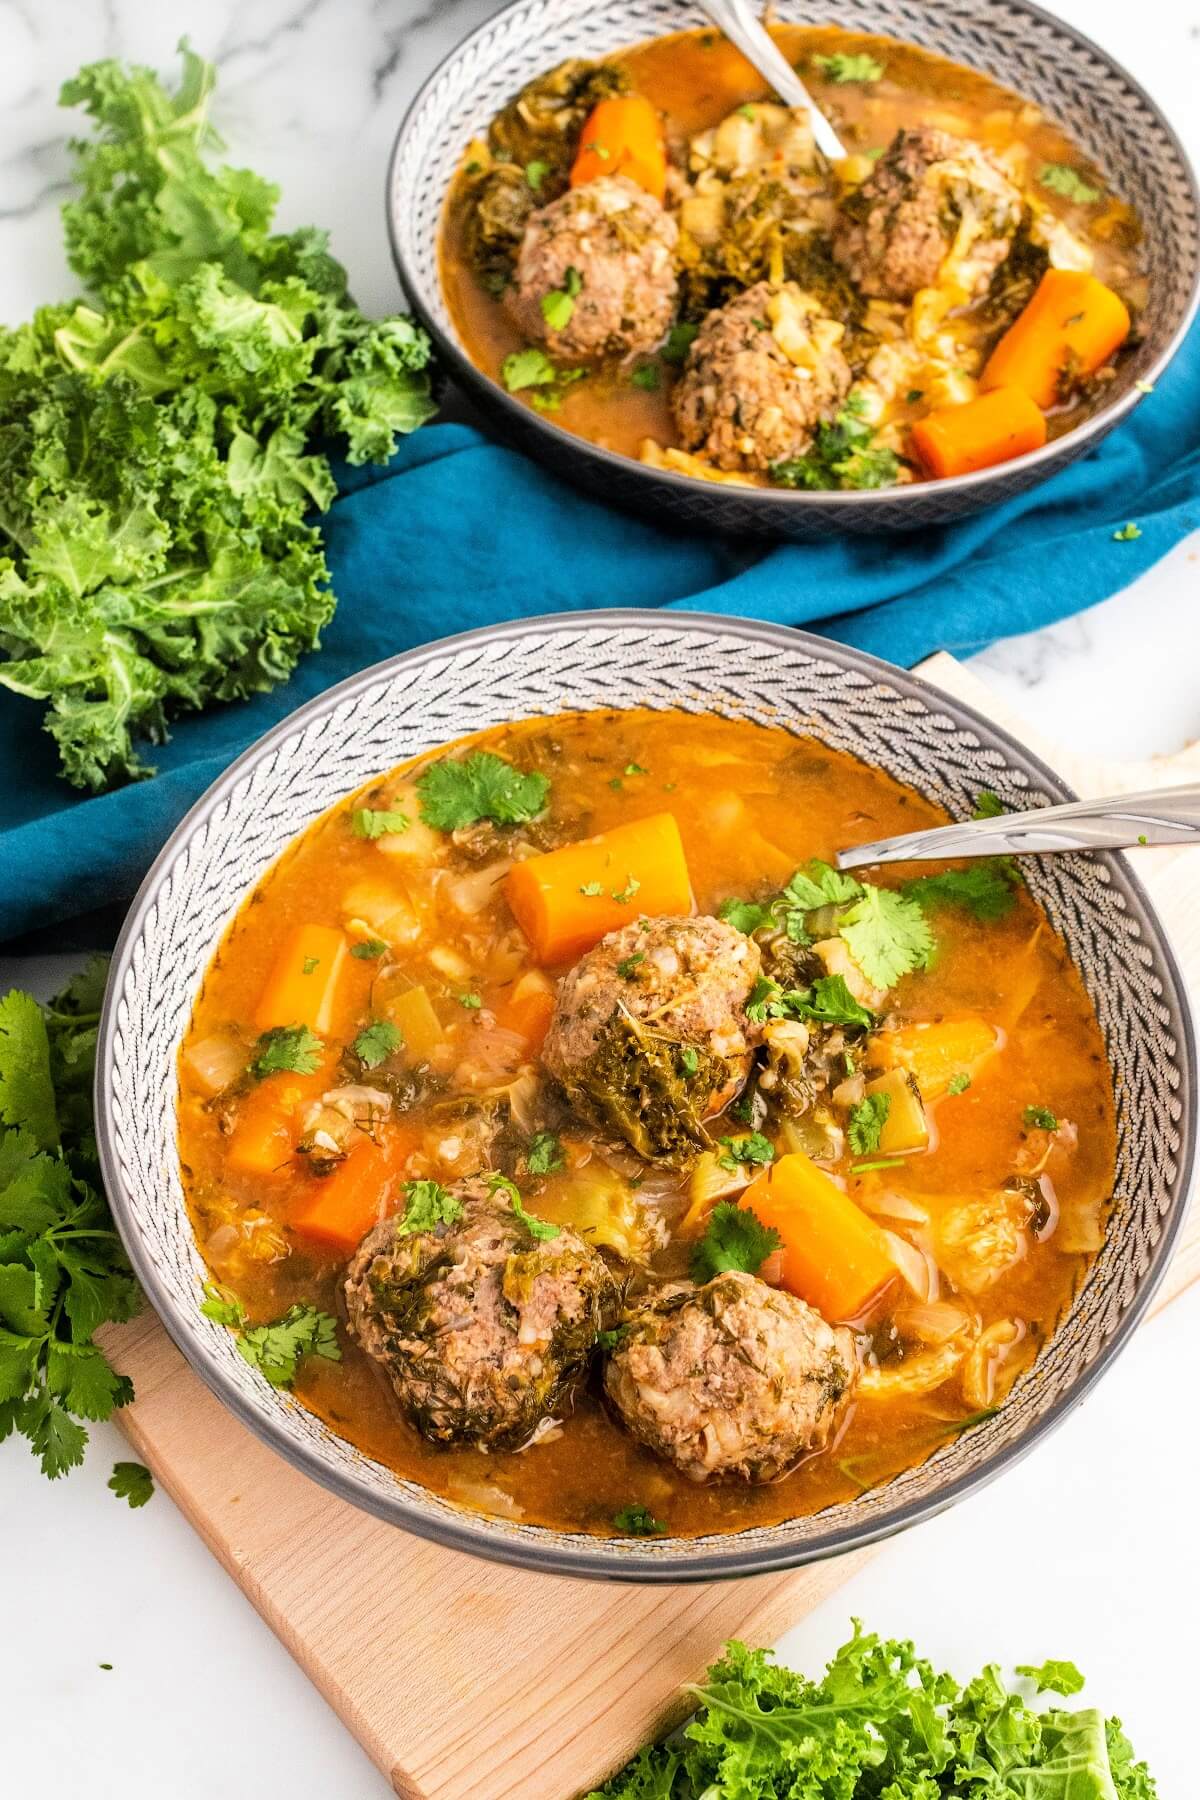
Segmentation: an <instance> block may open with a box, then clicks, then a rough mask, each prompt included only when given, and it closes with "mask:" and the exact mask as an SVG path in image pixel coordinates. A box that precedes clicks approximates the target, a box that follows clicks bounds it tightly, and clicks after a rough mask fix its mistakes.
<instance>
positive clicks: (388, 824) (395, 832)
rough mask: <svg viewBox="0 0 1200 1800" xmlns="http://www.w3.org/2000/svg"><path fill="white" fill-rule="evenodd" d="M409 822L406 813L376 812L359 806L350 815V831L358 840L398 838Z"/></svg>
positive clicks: (406, 828) (371, 808)
mask: <svg viewBox="0 0 1200 1800" xmlns="http://www.w3.org/2000/svg"><path fill="white" fill-rule="evenodd" d="M410 822H411V821H410V820H409V818H408V816H407V814H406V813H402V812H391V811H386V810H385V811H382V812H378V811H376V810H375V808H374V807H370V806H359V807H357V808H356V809H355V810H354V812H352V813H351V814H350V829H351V830H352V831H353V833H354V835H355V837H360V838H371V839H374V838H381V837H399V836H400V834H401V832H405V831H407V830H408V827H409V824H410Z"/></svg>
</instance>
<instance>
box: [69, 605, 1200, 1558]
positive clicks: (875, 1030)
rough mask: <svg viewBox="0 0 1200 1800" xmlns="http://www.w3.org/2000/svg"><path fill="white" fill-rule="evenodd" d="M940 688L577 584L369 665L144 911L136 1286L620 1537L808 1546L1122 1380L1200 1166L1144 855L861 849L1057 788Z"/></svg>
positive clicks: (286, 1369)
mask: <svg viewBox="0 0 1200 1800" xmlns="http://www.w3.org/2000/svg"><path fill="white" fill-rule="evenodd" d="M1068 797H1069V796H1068V795H1067V793H1066V790H1065V789H1064V788H1063V787H1062V784H1061V783H1060V782H1059V781H1058V780H1057V779H1056V778H1055V777H1054V776H1053V775H1052V774H1051V773H1050V772H1049V771H1048V770H1047V769H1046V768H1044V767H1043V766H1042V765H1041V764H1040V763H1039V762H1038V761H1037V759H1036V758H1034V757H1033V756H1031V755H1030V754H1029V753H1028V752H1026V751H1024V750H1023V749H1022V748H1021V747H1020V746H1019V745H1018V744H1017V743H1015V742H1014V741H1013V740H1011V739H1010V738H1008V737H1007V736H1005V734H1004V733H1002V732H1000V731H997V730H995V729H994V728H992V727H991V726H989V725H987V724H986V723H985V722H984V721H983V720H982V719H980V718H977V717H976V716H975V715H973V714H972V713H971V712H970V711H969V709H967V708H965V707H963V706H960V705H959V704H957V703H956V702H954V701H951V700H948V699H946V698H945V697H944V696H943V695H941V694H940V693H937V692H936V691H934V690H933V689H930V688H928V687H927V686H925V685H924V684H923V683H922V682H921V681H920V680H919V679H917V678H914V677H913V676H911V675H908V674H906V673H904V672H902V671H900V670H897V669H893V668H890V667H889V666H888V665H886V664H883V663H880V662H877V661H875V660H873V659H872V658H870V657H868V656H865V655H863V654H861V653H858V652H855V651H853V650H848V649H843V648H842V647H840V646H838V645H835V644H830V643H827V642H824V641H823V640H819V639H816V638H811V637H807V636H805V635H804V634H803V633H799V632H792V631H786V630H782V629H779V628H775V627H769V626H764V625H758V624H754V623H750V622H739V621H734V620H727V619H718V618H709V617H705V616H703V615H692V616H687V615H675V616H672V617H671V618H670V619H669V620H661V619H657V618H648V617H647V616H646V615H643V614H637V613H622V612H613V613H601V614H589V615H587V617H586V619H581V618H578V617H572V616H568V615H562V616H558V617H552V618H546V619H533V620H529V621H525V622H524V623H522V624H519V625H512V626H501V627H495V628H491V629H489V630H486V631H482V632H477V633H472V634H469V635H467V636H464V637H461V638H452V639H447V640H444V641H443V642H441V643H436V644H433V645H430V646H428V647H427V648H425V649H422V650H420V651H415V652H412V653H411V654H408V655H405V656H402V657H399V658H397V659H395V660H394V661H393V662H390V663H384V664H381V665H379V666H378V667H377V668H374V669H369V670H367V671H365V672H364V673H363V674H361V675H359V676H356V677H355V678H354V679H353V680H351V681H349V682H347V683H344V684H343V685H342V686H341V687H338V688H336V689H334V690H332V691H331V692H330V693H328V694H326V695H323V696H322V697H321V698H320V699H319V700H316V701H314V702H313V703H312V704H310V705H309V706H307V707H305V708H303V709H302V710H301V711H300V712H298V713H297V714H295V716H294V717H293V718H291V719H289V720H287V721H285V722H284V723H283V724H281V725H280V726H278V727H277V728H276V729H275V730H273V731H272V732H271V733H270V734H269V735H268V736H267V737H265V738H264V739H263V740H262V741H261V743H260V744H258V745H257V746H256V747H255V748H254V749H252V750H251V751H249V752H248V753H247V754H246V755H245V756H244V757H243V758H242V759H241V760H240V761H239V762H238V763H236V764H235V765H234V766H233V767H232V768H231V769H230V770H229V771H228V772H227V773H226V774H225V775H224V776H222V778H221V779H220V780H219V781H218V782H217V784H216V785H215V786H214V787H213V788H212V789H211V790H210V792H209V793H208V794H207V795H206V796H205V798H204V799H203V800H202V801H201V802H200V803H199V804H198V805H197V806H196V807H195V808H194V809H193V811H192V812H191V813H190V814H189V815H188V817H187V818H186V819H185V820H184V822H183V823H182V824H181V825H180V827H179V828H178V830H177V831H176V833H175V835H174V836H173V838H172V839H171V841H170V842H169V843H168V844H167V846H166V848H165V849H164V850H163V852H162V854H161V856H160V857H159V859H158V861H157V863H156V864H155V866H154V868H153V870H152V871H151V873H150V875H149V877H148V878H147V881H146V884H145V886H144V888H143V890H142V892H141V894H140V895H139V897H138V899H137V901H136V902H135V904H134V907H133V909H132V911H131V913H130V916H129V919H128V921H127V923H126V926H125V930H124V933H123V936H122V940H121V943H120V945H119V947H118V952H117V956H116V961H115V964H114V970H113V975H112V979H111V982H110V988H109V999H108V1002H107V1010H106V1014H105V1018H104V1022H103V1027H102V1045H101V1054H100V1074H99V1082H98V1119H99V1127H98V1129H99V1141H100V1146H101V1151H102V1155H103V1158H104V1167H105V1177H106V1183H107V1186H108V1189H109V1193H110V1195H111V1198H112V1203H113V1208H114V1212H115V1214H116V1217H117V1220H118V1224H119V1226H120V1229H121V1233H122V1236H123V1238H124V1240H125V1242H126V1244H127V1246H128V1249H129V1253H130V1256H131V1258H132V1260H133V1263H134V1266H135V1268H136V1270H137V1273H138V1275H139V1278H140V1279H141V1281H142V1283H143V1286H144V1288H145V1291H146V1293H147V1295H148V1297H149V1299H150V1301H151V1303H152V1304H153V1306H154V1307H155V1308H156V1310H157V1311H158V1313H159V1314H160V1316H161V1318H162V1319H163V1321H164V1323H165V1324H166V1326H167V1328H168V1330H169V1331H170V1332H171V1334H172V1336H173V1337H174V1338H175V1340H176V1342H177V1343H178V1344H179V1346H180V1348H181V1349H182V1351H183V1352H184V1354H185V1355H186V1356H187V1357H188V1358H189V1360H190V1361H191V1363H192V1364H193V1366H194V1367H195V1368H196V1369H197V1370H198V1371H199V1372H200V1374H201V1375H202V1376H203V1377H204V1379H205V1381H206V1382H207V1383H208V1384H209V1386H210V1387H211V1388H213V1389H214V1390H215V1391H216V1393H217V1394H218V1395H220V1397H221V1398H222V1399H223V1400H224V1401H225V1403H226V1404H227V1405H228V1406H229V1407H230V1408H231V1409H232V1411H233V1412H234V1413H235V1414H236V1415H237V1416H238V1417H240V1418H241V1419H242V1420H243V1421H244V1422H245V1423H247V1424H248V1425H249V1426H250V1427H251V1428H252V1429H253V1430H255V1431H256V1432H258V1433H259V1434H260V1435H261V1436H262V1437H263V1438H264V1439H265V1440H266V1441H267V1442H269V1443H270V1444H271V1445H273V1446H274V1447H275V1448H276V1449H277V1450H278V1451H279V1452H280V1453H281V1454H283V1455H284V1456H285V1457H287V1458H288V1459H289V1460H290V1461H291V1462H292V1463H294V1464H295V1465H296V1466H297V1467H298V1468H300V1469H302V1470H304V1471H306V1472H307V1473H308V1474H309V1475H311V1476H312V1477H313V1478H314V1479H316V1480H317V1481H319V1482H321V1483H323V1484H324V1485H325V1486H326V1487H327V1488H329V1489H330V1490H331V1491H332V1492H333V1493H335V1494H337V1495H339V1496H341V1497H343V1498H345V1499H348V1500H351V1501H352V1502H354V1503H355V1504H357V1505H359V1506H361V1507H363V1508H365V1509H366V1510H368V1511H370V1512H373V1513H376V1514H378V1515H379V1516H381V1517H382V1518H385V1519H388V1520H390V1521H392V1522H394V1523H395V1524H397V1525H399V1526H402V1527H403V1528H405V1529H407V1530H410V1531H413V1532H417V1533H420V1534H422V1535H424V1536H427V1537H431V1538H434V1539H437V1540H439V1541H441V1542H443V1543H446V1544H449V1545H451V1546H454V1547H456V1548H459V1549H463V1550H467V1551H470V1552H472V1553H475V1554H478V1555H481V1556H487V1557H493V1558H497V1559H500V1560H503V1561H507V1562H512V1563H519V1564H524V1565H528V1566H530V1567H533V1568H540V1569H544V1570H550V1571H556V1572H559V1573H572V1574H578V1575H587V1576H601V1577H611V1578H617V1579H630V1580H649V1581H654V1580H670V1581H676V1580H680V1579H685V1578H708V1577H713V1576H721V1575H739V1574H747V1573H752V1572H755V1571H761V1570H765V1569H772V1568H781V1567H786V1566H789V1565H792V1564H796V1563H800V1562H804V1561H806V1560H810V1559H813V1558H817V1557H822V1556H826V1555H830V1554H834V1553H836V1552H838V1551H841V1550H845V1549H848V1548H851V1547H853V1546H855V1545H861V1544H865V1543H869V1542H871V1541H873V1540H875V1539H878V1538H880V1537H882V1536H885V1535H887V1534H889V1533H891V1532H894V1531H897V1530H899V1529H901V1528H902V1527H904V1526H907V1525H909V1524H912V1523H914V1522H915V1521H917V1520H920V1519H923V1518H925V1517H927V1516H929V1515H930V1514H931V1513H933V1512H935V1511H937V1510H938V1509H940V1508H942V1507H944V1506H947V1505H949V1504H950V1503H952V1502H953V1501H955V1500H956V1499H958V1498H960V1497H962V1496H963V1495H965V1494H968V1493H970V1492H971V1491H973V1490H974V1489H975V1488H977V1487H978V1486H979V1485H980V1484H981V1483H982V1482H985V1481H987V1480H989V1479H991V1478H992V1477H993V1476H994V1475H996V1474H997V1473H999V1472H1000V1471H1001V1470H1003V1469H1004V1468H1005V1467H1006V1466H1007V1465H1008V1464H1009V1463H1011V1462H1012V1461H1013V1460H1014V1459H1015V1458H1017V1457H1019V1456H1021V1455H1022V1454H1024V1453H1025V1452H1026V1451H1027V1450H1029V1449H1031V1448H1032V1447H1033V1446H1034V1445H1035V1444H1036V1443H1037V1441H1038V1440H1039V1439H1040V1438H1041V1437H1042V1436H1043V1435H1044V1434H1045V1433H1046V1432H1047V1431H1048V1430H1049V1429H1050V1428H1051V1427H1052V1426H1053V1425H1054V1423H1055V1422H1056V1421H1057V1420H1058V1419H1059V1418H1061V1417H1062V1416H1063V1414H1064V1413H1065V1412H1066V1411H1067V1410H1068V1409H1069V1408H1070V1407H1071V1406H1072V1405H1074V1404H1076V1403H1077V1402H1078V1400H1079V1399H1080V1398H1082V1396H1083V1395H1084V1394H1085V1393H1086V1392H1087V1391H1088V1389H1089V1388H1090V1387H1091V1385H1092V1384H1093V1383H1094V1382H1095V1381H1096V1380H1097V1379H1098V1378H1099V1377H1100V1375H1101V1374H1102V1373H1103V1371H1104V1369H1105V1368H1106V1367H1107V1365H1108V1364H1109V1362H1110V1361H1111V1360H1112V1358H1113V1356H1114V1355H1115V1354H1116V1352H1117V1351H1118V1350H1119V1349H1120V1347H1121V1345H1122V1344H1123V1343H1124V1342H1125V1341H1126V1340H1127V1339H1128V1336H1129V1334H1130V1332H1131V1331H1132V1330H1133V1328H1134V1326H1135V1325H1136V1323H1137V1321H1138V1319H1139V1317H1140V1316H1141V1314H1142V1312H1143V1310H1144V1308H1145V1307H1146V1305H1147V1303H1148V1301H1149V1299H1150V1296H1151V1294H1152V1292H1153V1290H1154V1288H1155V1285H1156V1283H1157V1282H1158V1280H1159V1278H1160V1277H1161V1275H1162V1272H1163V1270H1164V1268H1165V1266H1166V1263H1167V1260H1168V1258H1169V1256H1170V1253H1171V1249H1172V1245H1173V1243H1174V1239H1175V1236H1176V1233H1177V1231H1178V1227H1179V1224H1180V1222H1181V1219H1182V1216H1183V1210H1184V1201H1185V1196H1186V1193H1187V1189H1188V1185H1189V1181H1190V1175H1191V1167H1192V1158H1193V1133H1194V1102H1193V1093H1194V1085H1193V1083H1194V1076H1193V1069H1194V1051H1193V1044H1192V1037H1191V1026H1190V1022H1189V1016H1188V1010H1187V1005H1186V1001H1185V999H1184V997H1183V994H1182V991H1181V988H1180V982H1179V977H1178V973H1177V970H1176V967H1175V964H1174V961H1173V959H1172V956H1171V952H1170V949H1169V947H1168V945H1167V944H1166V943H1165V941H1164V939H1163V937H1162V933H1161V931H1160V929H1159V926H1158V924H1157V922H1156V920H1155V917H1154V914H1153V912H1152V910H1151V908H1150V905H1149V903H1148V902H1147V899H1146V897H1145V895H1144V893H1143V892H1142V890H1141V888H1140V887H1139V885H1138V883H1137V881H1136V879H1135V878H1134V876H1133V875H1132V874H1131V872H1130V871H1129V869H1128V868H1127V866H1126V865H1125V863H1124V862H1123V861H1122V859H1121V858H1120V857H1119V856H1094V857H1092V856H1059V857H1053V858H1050V857H1047V858H1042V859H1026V860H1025V862H1024V863H1023V864H1022V865H1021V866H1019V867H1018V866H1017V864H1016V863H1014V862H1013V861H1012V860H1010V859H1009V860H1005V859H998V860H996V861H993V862H987V863H982V864H981V863H973V864H953V863H949V864H946V865H934V864H927V863H926V864H920V865H915V866H913V867H908V868H905V867H899V866H897V867H889V868H887V869H880V870H875V871H868V872H867V875H866V877H864V878H860V877H859V876H858V875H855V876H850V875H846V874H843V873H840V872H839V871H838V870H837V868H836V864H835V858H836V853H837V851H838V850H839V849H841V848H845V847H847V846H849V845H852V844H855V843H861V842H865V841H867V840H873V839H876V838H879V837H881V836H884V835H886V834H888V833H892V832H896V831H901V830H905V829H910V828H913V827H918V826H924V825H933V824H935V823H938V822H941V821H944V820H946V819H947V818H963V817H969V816H971V814H972V813H973V812H975V811H976V810H977V809H978V808H979V807H980V806H983V807H985V808H988V809H991V810H996V809H1004V808H1013V809H1015V808H1027V807H1030V806H1036V805H1038V804H1042V803H1045V804H1050V803H1053V802H1055V801H1057V800H1061V799H1065V798H1068Z"/></svg>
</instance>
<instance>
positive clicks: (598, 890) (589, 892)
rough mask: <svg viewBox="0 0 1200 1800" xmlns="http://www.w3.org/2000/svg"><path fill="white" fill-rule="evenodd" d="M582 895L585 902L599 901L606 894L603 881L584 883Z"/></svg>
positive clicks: (582, 884)
mask: <svg viewBox="0 0 1200 1800" xmlns="http://www.w3.org/2000/svg"><path fill="white" fill-rule="evenodd" d="M579 891H580V893H581V894H582V895H583V897H584V899H585V900H598V899H599V898H600V896H601V894H603V892H604V883H603V882H602V881H584V882H582V883H581V884H580V888H579Z"/></svg>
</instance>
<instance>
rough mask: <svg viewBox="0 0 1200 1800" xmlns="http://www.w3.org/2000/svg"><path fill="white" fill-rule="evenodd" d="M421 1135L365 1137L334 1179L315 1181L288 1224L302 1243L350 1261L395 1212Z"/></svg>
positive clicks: (391, 1130)
mask: <svg viewBox="0 0 1200 1800" xmlns="http://www.w3.org/2000/svg"><path fill="white" fill-rule="evenodd" d="M419 1140H420V1134H419V1133H418V1132H416V1131H414V1130H413V1129H412V1128H411V1127H409V1126H406V1125H392V1126H389V1127H386V1128H385V1129H384V1132H383V1134H382V1136H381V1137H380V1141H379V1142H378V1143H375V1142H374V1141H373V1140H372V1139H371V1138H368V1137H363V1138H362V1139H360V1141H359V1142H358V1143H356V1144H355V1145H354V1146H353V1148H352V1149H351V1150H349V1151H348V1152H347V1154H346V1157H345V1160H344V1161H343V1162H340V1163H339V1164H338V1166H337V1168H336V1169H334V1171H333V1173H332V1174H330V1175H320V1176H314V1177H313V1178H312V1181H311V1182H310V1183H309V1185H308V1187H307V1188H306V1189H305V1193H304V1197H303V1198H302V1199H301V1200H300V1201H299V1202H298V1204H297V1205H295V1206H294V1207H293V1208H292V1209H291V1211H290V1213H289V1215H288V1224H289V1225H290V1226H291V1228H292V1230H293V1231H295V1232H297V1233H298V1234H299V1235H300V1236H301V1237H304V1238H308V1239H309V1240H310V1241H311V1242H312V1243H314V1244H319V1245H321V1246H322V1248H324V1249H326V1250H331V1251H334V1252H335V1253H336V1254H337V1255H339V1256H349V1255H350V1254H351V1253H352V1252H353V1251H354V1250H356V1249H357V1248H358V1246H359V1244H361V1243H362V1240H363V1238H364V1237H366V1235H367V1233H368V1231H370V1229H371V1227H372V1226H373V1225H377V1224H378V1223H379V1221H380V1220H381V1219H385V1218H387V1217H388V1215H389V1214H390V1213H393V1212H395V1211H396V1209H397V1207H398V1206H399V1203H400V1197H401V1190H402V1187H403V1182H402V1179H401V1171H402V1169H403V1167H404V1164H405V1163H406V1162H407V1161H408V1158H409V1157H410V1156H411V1155H412V1153H413V1151H414V1150H415V1149H416V1147H417V1144H418V1142H419Z"/></svg>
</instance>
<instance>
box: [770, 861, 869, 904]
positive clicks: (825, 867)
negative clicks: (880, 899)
mask: <svg viewBox="0 0 1200 1800" xmlns="http://www.w3.org/2000/svg"><path fill="white" fill-rule="evenodd" d="M862 891H863V890H862V883H861V882H860V881H856V880H855V878H854V876H853V875H843V874H842V872H841V870H840V869H835V868H833V867H832V865H831V864H830V863H827V862H820V861H819V860H818V859H817V858H815V857H814V858H813V860H812V861H811V862H810V863H808V864H807V865H806V866H805V867H804V868H803V869H797V870H796V872H795V874H794V875H793V876H792V878H791V880H790V881H789V882H788V884H787V886H786V887H785V888H784V889H783V892H782V894H781V895H780V899H781V900H782V901H783V902H784V903H785V905H787V906H792V907H795V908H796V909H797V911H799V912H815V911H816V910H817V908H818V907H821V906H839V905H841V904H842V903H843V902H844V901H847V900H856V899H857V898H858V896H859V895H860V894H861V893H862Z"/></svg>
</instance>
